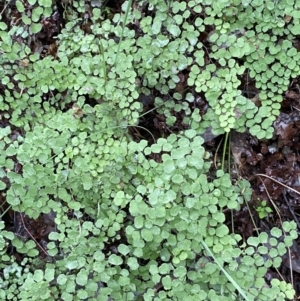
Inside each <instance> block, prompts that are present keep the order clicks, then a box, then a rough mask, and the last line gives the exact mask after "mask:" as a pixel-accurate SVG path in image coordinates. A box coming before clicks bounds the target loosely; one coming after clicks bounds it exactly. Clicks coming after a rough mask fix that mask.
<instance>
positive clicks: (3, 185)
mask: <svg viewBox="0 0 300 301" xmlns="http://www.w3.org/2000/svg"><path fill="white" fill-rule="evenodd" d="M4 189H6V184H5V183H4V182H3V181H1V180H0V190H4Z"/></svg>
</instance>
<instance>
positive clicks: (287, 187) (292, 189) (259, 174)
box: [249, 173, 300, 195]
mask: <svg viewBox="0 0 300 301" xmlns="http://www.w3.org/2000/svg"><path fill="white" fill-rule="evenodd" d="M259 176H261V177H265V178H268V179H270V180H272V181H274V182H276V183H277V184H279V185H281V186H283V187H285V188H286V189H289V190H291V191H294V192H295V193H297V194H299V195H300V192H299V191H297V190H296V189H294V188H291V187H289V186H287V185H285V184H283V183H280V182H279V181H277V180H275V179H273V178H271V177H269V176H267V175H264V174H261V173H258V174H256V175H253V176H252V177H251V178H250V179H249V181H251V180H252V178H253V177H259Z"/></svg>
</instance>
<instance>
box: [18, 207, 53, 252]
mask: <svg viewBox="0 0 300 301" xmlns="http://www.w3.org/2000/svg"><path fill="white" fill-rule="evenodd" d="M19 210H20V208H19ZM20 216H21V220H22V223H23V226H24V229H25V231H26V232H27V233H28V234H29V236H30V237H31V238H32V239H33V241H34V242H35V243H36V244H37V245H38V246H39V247H40V249H41V250H42V251H43V252H44V253H45V254H46V255H47V256H49V254H48V253H47V251H46V250H45V249H44V248H43V247H42V246H41V245H40V244H39V243H38V242H37V241H36V240H35V238H34V237H33V236H32V235H31V233H30V232H29V230H28V229H27V228H26V225H25V222H24V219H23V216H22V212H20Z"/></svg>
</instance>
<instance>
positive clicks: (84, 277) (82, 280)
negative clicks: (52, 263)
mask: <svg viewBox="0 0 300 301" xmlns="http://www.w3.org/2000/svg"><path fill="white" fill-rule="evenodd" d="M87 281H88V272H87V271H86V270H85V269H81V270H80V271H79V273H78V274H77V276H76V283H77V284H78V285H81V286H85V285H86V284H87Z"/></svg>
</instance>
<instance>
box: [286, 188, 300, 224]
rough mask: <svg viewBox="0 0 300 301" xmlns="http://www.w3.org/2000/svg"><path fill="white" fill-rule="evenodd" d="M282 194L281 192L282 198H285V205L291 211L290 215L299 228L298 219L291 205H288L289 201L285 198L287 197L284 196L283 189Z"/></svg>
mask: <svg viewBox="0 0 300 301" xmlns="http://www.w3.org/2000/svg"><path fill="white" fill-rule="evenodd" d="M282 194H283V198H284V200H285V202H286V204H287V206H288V207H289V210H290V212H291V214H292V216H293V218H294V220H295V222H296V223H297V225H298V228H299V229H300V222H299V220H298V218H297V216H296V214H295V212H294V210H292V207H291V205H290V203H289V201H288V199H287V197H286V191H285V190H284V191H283V193H282Z"/></svg>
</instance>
